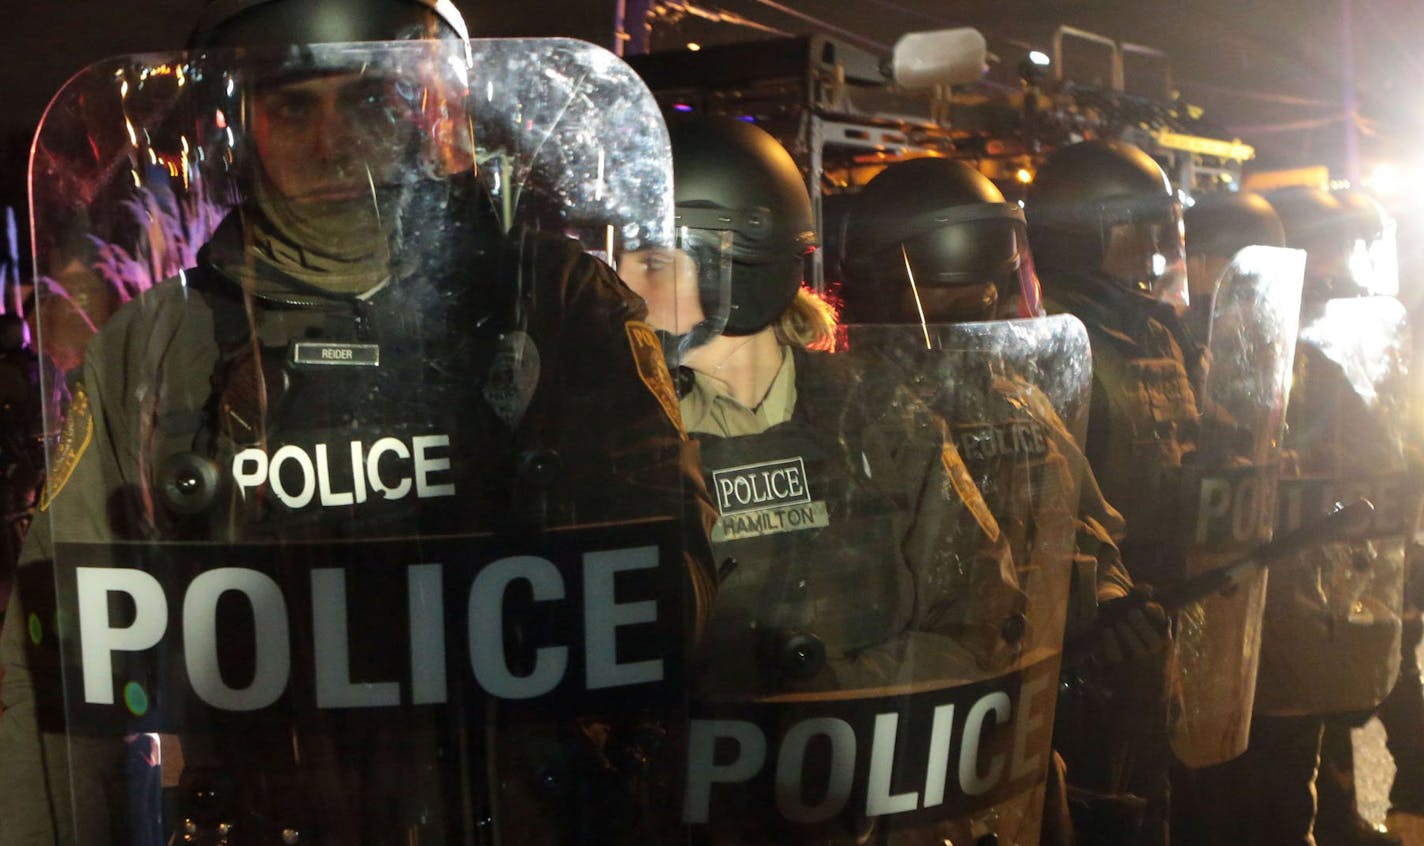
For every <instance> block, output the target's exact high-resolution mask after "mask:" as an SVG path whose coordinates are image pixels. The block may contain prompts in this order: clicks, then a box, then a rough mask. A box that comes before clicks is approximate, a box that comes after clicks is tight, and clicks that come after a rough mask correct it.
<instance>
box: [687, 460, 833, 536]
mask: <svg viewBox="0 0 1424 846" xmlns="http://www.w3.org/2000/svg"><path fill="white" fill-rule="evenodd" d="M712 488H713V493H714V494H715V495H716V497H717V511H718V513H720V514H721V515H722V516H721V517H720V518H718V520H717V523H716V525H714V526H713V527H712V540H713V542H721V541H729V540H740V539H742V538H754V537H760V536H761V535H773V534H776V533H778V532H795V531H800V530H802V529H820V528H825V527H826V526H829V525H830V524H831V518H830V512H829V511H828V510H827V509H826V503H824V502H819V501H818V502H812V501H811V488H810V485H809V484H808V483H807V481H806V464H805V462H803V461H802V460H801V459H800V458H799V457H798V458H783V459H780V460H777V461H763V462H760V463H758V464H744V465H742V466H740V467H728V468H726V469H724V470H714V471H713V472H712Z"/></svg>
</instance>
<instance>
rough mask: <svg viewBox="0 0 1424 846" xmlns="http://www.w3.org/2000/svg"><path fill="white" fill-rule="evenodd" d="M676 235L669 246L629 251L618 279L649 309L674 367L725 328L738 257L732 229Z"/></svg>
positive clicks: (618, 265)
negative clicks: (673, 242) (734, 260)
mask: <svg viewBox="0 0 1424 846" xmlns="http://www.w3.org/2000/svg"><path fill="white" fill-rule="evenodd" d="M674 235H675V239H676V242H675V244H673V245H671V246H645V247H642V248H640V249H632V250H627V251H624V252H622V253H620V254H619V255H618V257H617V261H616V263H615V269H616V270H617V271H618V275H619V277H620V278H621V279H622V280H623V281H624V283H626V284H627V285H628V287H629V288H631V289H632V290H633V293H635V294H637V295H638V296H640V297H642V298H643V302H644V303H645V304H646V305H647V308H648V323H649V325H651V326H652V327H653V329H655V330H657V332H658V334H659V335H660V336H661V337H662V339H663V348H664V352H665V354H666V356H667V360H668V365H669V366H670V367H677V366H679V365H681V364H682V363H683V362H684V360H685V359H686V357H687V355H688V354H689V353H690V352H692V350H694V349H696V348H697V347H699V346H701V345H703V344H705V343H707V342H708V341H710V340H712V339H713V338H715V337H717V336H718V335H720V334H722V331H723V329H725V328H726V325H727V312H728V309H729V306H730V301H731V291H732V259H733V255H734V253H735V250H734V240H735V234H734V233H732V232H729V231H718V230H711V229H693V228H691V227H687V226H680V227H678V228H677V229H676V230H675V233H674Z"/></svg>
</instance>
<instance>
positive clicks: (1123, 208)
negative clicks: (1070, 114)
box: [1024, 141, 1186, 305]
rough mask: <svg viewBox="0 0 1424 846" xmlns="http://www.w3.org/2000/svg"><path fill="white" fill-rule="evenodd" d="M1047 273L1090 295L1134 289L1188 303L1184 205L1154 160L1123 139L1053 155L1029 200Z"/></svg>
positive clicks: (1049, 282) (1050, 284)
mask: <svg viewBox="0 0 1424 846" xmlns="http://www.w3.org/2000/svg"><path fill="white" fill-rule="evenodd" d="M1024 212H1025V214H1027V216H1028V231H1029V240H1030V242H1032V244H1033V252H1034V257H1035V262H1036V265H1037V268H1038V273H1039V277H1040V278H1041V279H1042V280H1043V282H1044V284H1045V285H1046V286H1047V288H1048V290H1049V291H1050V293H1051V292H1052V291H1053V290H1054V289H1055V288H1057V287H1062V288H1065V289H1074V290H1078V291H1079V292H1080V293H1085V294H1088V295H1090V296H1093V295H1103V294H1108V295H1112V294H1117V293H1128V294H1135V295H1141V296H1146V297H1151V298H1153V299H1157V300H1163V301H1166V302H1171V303H1173V304H1174V305H1185V302H1186V271H1185V266H1184V262H1183V245H1182V217H1181V204H1180V203H1179V202H1178V201H1177V198H1176V196H1175V194H1174V193H1173V191H1172V185H1171V183H1170V182H1168V180H1167V175H1166V174H1165V173H1163V171H1162V168H1161V167H1160V166H1159V165H1158V164H1157V162H1155V161H1153V159H1152V157H1151V156H1149V155H1147V154H1146V153H1144V152H1143V151H1142V150H1140V149H1138V148H1137V147H1134V146H1133V145H1131V144H1128V143H1125V142H1122V141H1083V142H1080V143H1077V144H1072V145H1069V146H1067V147H1063V148H1061V149H1059V150H1057V151H1055V152H1054V153H1053V155H1051V156H1049V157H1048V159H1047V161H1045V162H1044V163H1043V166H1042V167H1040V168H1039V170H1038V173H1037V174H1036V175H1035V176H1034V180H1033V184H1032V185H1030V186H1029V189H1028V197H1027V199H1026V200H1025V207H1024Z"/></svg>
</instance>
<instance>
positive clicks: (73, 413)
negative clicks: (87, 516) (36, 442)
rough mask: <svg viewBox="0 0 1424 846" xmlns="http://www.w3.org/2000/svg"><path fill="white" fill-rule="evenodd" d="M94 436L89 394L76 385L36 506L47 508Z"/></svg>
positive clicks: (81, 386)
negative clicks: (38, 503) (38, 502)
mask: <svg viewBox="0 0 1424 846" xmlns="http://www.w3.org/2000/svg"><path fill="white" fill-rule="evenodd" d="M93 439H94V415H93V412H92V410H91V409H90V408H89V396H88V394H85V393H84V386H83V385H80V386H79V388H78V389H76V390H75V392H74V401H73V402H71V403H70V404H69V413H68V414H67V415H65V418H64V428H63V429H61V430H60V433H59V443H58V444H56V445H55V448H54V461H53V462H51V464H50V468H49V474H48V475H47V476H46V477H45V486H44V491H43V492H42V493H41V494H40V506H39V507H40V510H41V511H44V510H46V509H48V508H49V505H50V503H52V502H54V498H55V497H57V496H59V492H60V491H61V490H63V489H64V485H65V483H67V482H68V481H69V477H70V476H71V475H73V474H74V468H75V467H77V466H78V465H79V459H80V458H81V457H82V456H83V455H84V451H85V450H86V449H88V448H89V442H90V441H92V440H93Z"/></svg>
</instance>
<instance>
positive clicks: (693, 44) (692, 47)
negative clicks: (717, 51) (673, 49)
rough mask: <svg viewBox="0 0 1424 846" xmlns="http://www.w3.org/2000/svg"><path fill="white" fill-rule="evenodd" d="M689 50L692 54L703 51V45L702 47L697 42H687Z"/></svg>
mask: <svg viewBox="0 0 1424 846" xmlns="http://www.w3.org/2000/svg"><path fill="white" fill-rule="evenodd" d="M687 49H689V50H691V51H692V52H694V53H696V52H697V51H698V50H701V49H702V45H701V44H698V43H697V42H696V41H689V42H687Z"/></svg>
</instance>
